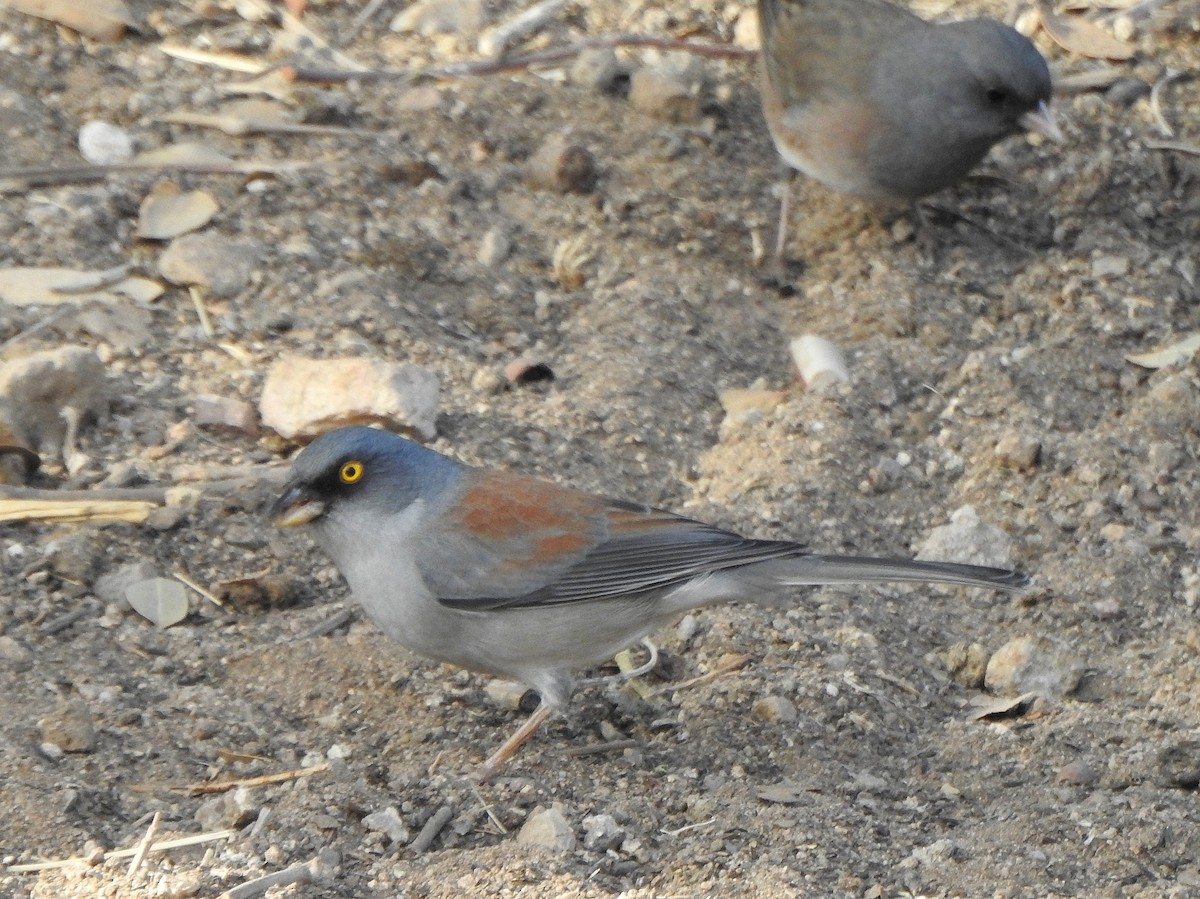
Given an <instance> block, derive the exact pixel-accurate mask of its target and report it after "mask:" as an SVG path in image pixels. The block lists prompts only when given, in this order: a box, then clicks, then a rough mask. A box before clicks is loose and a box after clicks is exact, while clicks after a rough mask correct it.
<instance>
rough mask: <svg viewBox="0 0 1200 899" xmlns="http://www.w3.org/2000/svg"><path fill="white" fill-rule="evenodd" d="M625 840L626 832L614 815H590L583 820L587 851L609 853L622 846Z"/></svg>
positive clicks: (584, 842)
mask: <svg viewBox="0 0 1200 899" xmlns="http://www.w3.org/2000/svg"><path fill="white" fill-rule="evenodd" d="M624 839H625V830H624V829H623V828H622V827H621V825H620V824H618V823H617V819H616V818H614V817H613V816H612V815H589V816H588V817H586V818H584V819H583V845H584V848H585V849H592V850H595V851H597V852H607V851H608V850H610V849H615V848H616V847H618V846H620V845H621V843H622V842H623V841H624Z"/></svg>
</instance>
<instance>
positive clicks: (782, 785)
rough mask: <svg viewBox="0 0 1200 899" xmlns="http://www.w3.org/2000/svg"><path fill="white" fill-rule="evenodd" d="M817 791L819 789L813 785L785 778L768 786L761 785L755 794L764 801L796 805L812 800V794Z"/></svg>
mask: <svg viewBox="0 0 1200 899" xmlns="http://www.w3.org/2000/svg"><path fill="white" fill-rule="evenodd" d="M816 792H819V791H818V790H816V789H815V788H814V787H812V786H811V785H806V784H800V783H796V782H795V781H794V780H784V781H780V782H779V783H777V784H771V785H770V786H768V787H760V788H759V789H758V791H757V792H756V793H755V795H756V796H757V797H758V798H759V799H761V800H763V801H764V802H778V803H782V804H783V805H795V804H796V803H800V802H808V801H810V800H811V798H812V794H813V793H816Z"/></svg>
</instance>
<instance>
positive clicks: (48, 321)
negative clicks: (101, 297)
mask: <svg viewBox="0 0 1200 899" xmlns="http://www.w3.org/2000/svg"><path fill="white" fill-rule="evenodd" d="M77 311H78V307H77V306H76V305H75V304H74V303H66V304H64V305H63V308H61V309H58V310H56V311H55V312H54V313H53V314H52V315H48V316H46V317H45V318H43V319H42V320H41V321H40V322H35V323H34V324H32V325H30V326H29V327H28V328H26V329H25V330H24V331H18V332H17V333H16V334H14V335H13V336H12V337H10V338H8V340H6V341H4V343H0V352H3V351H4V350H7V349H8V348H9V347H10V346H12V345H13V344H15V343H17V342H18V341H21V340H24V339H25V338H26V337H32V336H33V335H34V334H36V333H37V332H38V331H41V330H42V329H44V328H48V327H50V326H51V325H52V324H54V323H55V322H56V321H58V320H59V319H60V318H66V317H67V316H68V315H70V314H71V313H73V312H77Z"/></svg>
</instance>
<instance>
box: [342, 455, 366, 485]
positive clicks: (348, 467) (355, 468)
mask: <svg viewBox="0 0 1200 899" xmlns="http://www.w3.org/2000/svg"><path fill="white" fill-rule="evenodd" d="M363 470H364V469H363V464H362V463H361V462H359V461H358V460H357V459H356V460H354V461H353V462H343V463H342V467H341V468H340V469H338V477H339V478H341V479H342V483H343V484H353V483H355V482H356V481H358V480H359V479H360V478H361V477H362V476H363Z"/></svg>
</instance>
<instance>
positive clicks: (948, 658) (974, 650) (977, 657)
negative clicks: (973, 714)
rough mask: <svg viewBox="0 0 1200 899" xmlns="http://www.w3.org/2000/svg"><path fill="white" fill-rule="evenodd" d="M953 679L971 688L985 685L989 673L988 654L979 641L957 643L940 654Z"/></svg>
mask: <svg viewBox="0 0 1200 899" xmlns="http://www.w3.org/2000/svg"><path fill="white" fill-rule="evenodd" d="M938 656H939V658H940V659H941V661H942V663H943V664H944V665H945V666H946V670H947V671H948V672H949V673H950V677H951V679H952V680H953V681H954V682H955V683H956V684H961V685H962V686H964V687H969V688H971V689H979V688H980V687H982V686H983V679H984V676H985V675H986V674H987V662H988V654H987V650H986V649H984V647H983V645H982V644H979V643H955V644H954V645H953V646H950V647H948V648H947V649H946V650H944V651H943V652H941V653H939V654H938Z"/></svg>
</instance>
